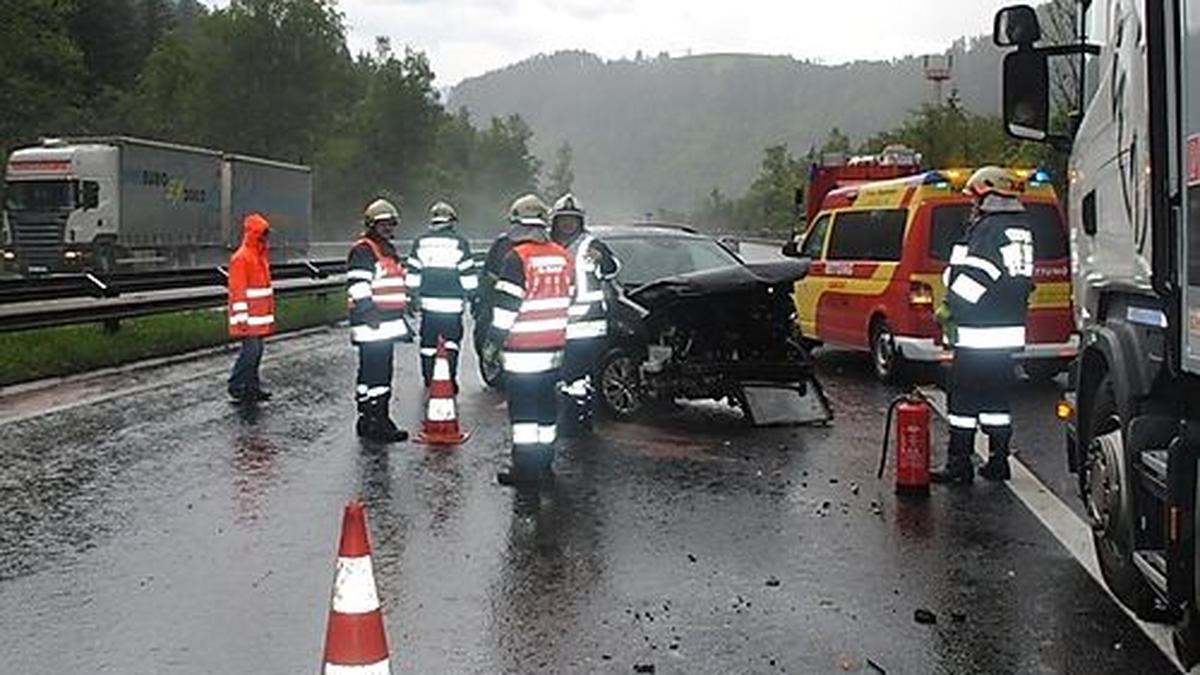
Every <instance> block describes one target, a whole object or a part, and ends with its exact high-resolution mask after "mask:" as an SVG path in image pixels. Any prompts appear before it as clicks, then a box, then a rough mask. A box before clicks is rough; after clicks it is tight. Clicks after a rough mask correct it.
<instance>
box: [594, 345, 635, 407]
mask: <svg viewBox="0 0 1200 675" xmlns="http://www.w3.org/2000/svg"><path fill="white" fill-rule="evenodd" d="M600 402H601V403H602V404H603V405H604V408H605V409H606V410H608V412H609V413H610V414H611V415H612V416H613V417H614V418H616V419H618V420H629V419H632V418H634V417H636V416H637V414H638V413H640V412H641V411H642V409H643V408H644V407H645V405H646V391H645V387H643V386H642V374H641V368H640V364H639V363H638V362H637V360H636V359H635V358H634V357H633V356H632V355H630V354H629V353H628V352H626V351H624V350H621V349H614V350H612V351H611V352H609V353H608V356H606V357H605V359H604V362H603V363H602V365H601V366H600Z"/></svg>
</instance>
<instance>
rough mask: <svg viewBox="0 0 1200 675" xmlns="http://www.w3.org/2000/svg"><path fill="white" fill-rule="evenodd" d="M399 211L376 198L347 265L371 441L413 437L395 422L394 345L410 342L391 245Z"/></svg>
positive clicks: (359, 426)
mask: <svg viewBox="0 0 1200 675" xmlns="http://www.w3.org/2000/svg"><path fill="white" fill-rule="evenodd" d="M399 224H400V211H399V209H397V208H396V207H395V206H393V205H392V203H391V202H389V201H387V200H385V199H377V200H375V201H373V202H371V203H370V204H369V205H367V208H366V210H365V211H364V212H363V228H364V232H363V236H362V238H360V239H359V240H358V241H357V242H355V243H354V246H353V247H352V248H351V249H350V257H349V261H348V263H347V266H346V267H347V269H346V283H347V293H348V294H349V296H350V299H349V302H350V337H351V340H352V341H353V342H354V344H355V346H357V347H358V380H357V386H356V388H355V398H356V401H357V403H358V422H357V423H356V424H355V430H356V431H357V432H358V435H359V436H361V437H363V438H366V439H367V440H372V441H379V442H383V443H391V442H396V441H403V440H405V439H406V438H408V432H406V431H404V430H403V429H400V428H399V427H397V426H396V424H395V423H394V422H393V421H392V418H391V415H390V414H389V405H390V403H391V399H392V345H393V344H394V343H395V342H397V341H403V342H410V341H411V340H412V336H411V334H410V332H409V328H408V323H407V322H406V321H405V318H404V314H405V312H406V311H407V309H408V289H407V283H406V281H405V278H404V277H405V270H404V265H403V264H402V263H401V262H400V257H399V255H397V253H396V249H395V248H394V247H393V246H392V242H391V239H392V235H393V233H394V232H395V230H396V227H397V226H398V225H399Z"/></svg>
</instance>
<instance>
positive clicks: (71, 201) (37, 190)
mask: <svg viewBox="0 0 1200 675" xmlns="http://www.w3.org/2000/svg"><path fill="white" fill-rule="evenodd" d="M74 206H75V189H74V182H73V181H68V180H38V181H9V182H7V183H5V184H4V207H5V208H6V209H8V210H10V211H59V210H69V209H71V208H74Z"/></svg>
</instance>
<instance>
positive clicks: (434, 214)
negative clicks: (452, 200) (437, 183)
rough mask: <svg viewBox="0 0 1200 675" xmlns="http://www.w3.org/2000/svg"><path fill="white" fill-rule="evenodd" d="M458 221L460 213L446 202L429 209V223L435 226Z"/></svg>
mask: <svg viewBox="0 0 1200 675" xmlns="http://www.w3.org/2000/svg"><path fill="white" fill-rule="evenodd" d="M457 220H458V212H457V211H455V210H454V207H453V206H450V205H449V204H447V203H446V202H438V203H436V204H434V205H433V206H431V207H429V222H431V223H433V224H434V225H440V224H442V223H451V222H455V221H457Z"/></svg>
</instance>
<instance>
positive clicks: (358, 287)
mask: <svg viewBox="0 0 1200 675" xmlns="http://www.w3.org/2000/svg"><path fill="white" fill-rule="evenodd" d="M359 246H366V247H367V248H368V249H370V251H371V253H372V254H374V258H375V259H374V264H373V265H372V266H371V268H370V269H366V268H363V267H361V266H358V265H355V264H354V263H353V257H352V258H351V265H350V269H348V270H347V271H346V278H347V280H348V281H349V283H350V285H349V288H348V289H347V293H348V295H349V307H350V337H351V339H352V340H353V341H354V342H380V341H384V340H396V339H402V338H406V337H408V324H407V323H406V322H405V321H404V312H405V310H406V309H408V286H407V284H406V283H405V278H404V267H403V266H402V265H401V264H400V262H399V261H398V260H397V259H396V258H395V257H393V256H391V255H389V254H387V253H386V252H385V251H384V250H383V248H382V247H380V245H379V244H378V242H376V241H374V240H372V239H371V238H370V237H363V238H362V239H359V240H358V241H357V242H356V243H355V247H359ZM364 301H369V302H371V303H372V304H374V306H375V309H376V310H378V312H379V327H378V328H373V327H371V325H370V324H369V323H368V322H367V321H368V319H367V316H366V315H365V314H364V312H362V311H358V309H359V307H360V303H363V302H364Z"/></svg>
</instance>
